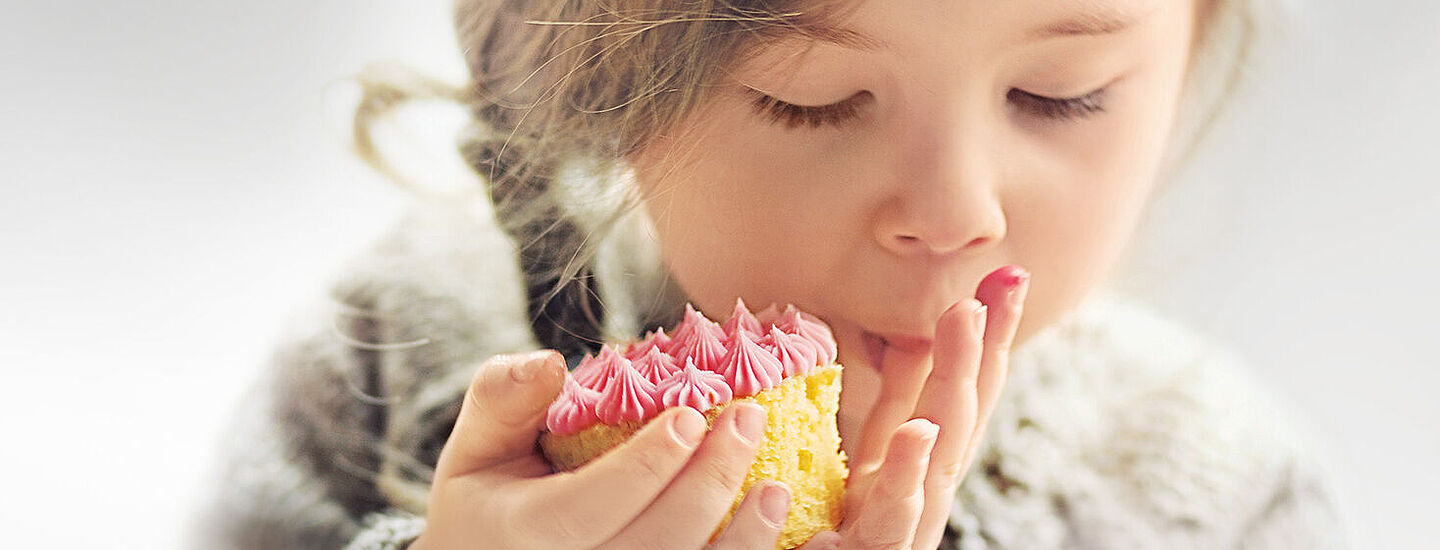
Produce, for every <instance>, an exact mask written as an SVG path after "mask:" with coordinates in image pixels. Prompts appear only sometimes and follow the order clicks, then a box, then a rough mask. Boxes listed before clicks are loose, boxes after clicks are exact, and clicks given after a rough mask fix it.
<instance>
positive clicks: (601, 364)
mask: <svg viewBox="0 0 1440 550" xmlns="http://www.w3.org/2000/svg"><path fill="white" fill-rule="evenodd" d="M622 366H625V367H628V366H630V360H629V359H626V358H625V357H624V356H622V355H620V354H619V353H617V352H616V351H615V348H614V346H608V345H607V346H600V355H599V356H598V357H591V356H590V355H588V354H587V355H585V358H584V359H581V360H580V364H579V365H576V367H575V371H574V372H573V373H572V374H573V375H574V376H575V381H577V382H579V383H580V385H582V386H585V387H587V388H590V389H592V390H595V391H598V392H601V393H604V392H605V386H606V385H607V384H609V383H610V381H611V380H614V379H615V374H616V372H617V371H619V370H620V367H622Z"/></svg>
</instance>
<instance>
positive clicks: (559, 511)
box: [515, 407, 733, 548]
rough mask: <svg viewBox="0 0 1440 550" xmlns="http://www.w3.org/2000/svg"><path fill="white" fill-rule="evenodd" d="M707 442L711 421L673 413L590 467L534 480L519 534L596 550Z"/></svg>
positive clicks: (681, 410)
mask: <svg viewBox="0 0 1440 550" xmlns="http://www.w3.org/2000/svg"><path fill="white" fill-rule="evenodd" d="M704 438H705V417H704V416H702V415H701V414H700V413H699V412H697V411H695V409H692V408H690V407H672V408H670V409H667V410H666V411H664V412H663V413H661V414H660V416H657V417H655V419H653V420H651V421H650V422H648V423H646V424H645V426H644V427H642V428H640V431H638V432H635V435H634V436H632V437H631V438H630V439H628V440H626V441H625V442H624V443H621V444H620V446H618V447H616V448H614V449H612V450H610V451H609V452H606V453H605V454H603V455H600V456H599V457H598V458H596V459H595V460H592V461H590V462H589V463H586V464H585V465H584V466H581V467H580V468H578V469H576V470H574V471H570V472H562V473H559V474H555V475H552V476H547V477H543V478H540V479H535V480H531V481H530V482H529V483H531V484H532V485H531V487H532V489H530V490H529V493H528V498H527V499H526V500H525V501H524V502H523V503H521V504H520V505H518V508H519V509H520V510H521V513H518V514H516V515H515V518H516V519H515V521H517V522H523V523H524V524H525V525H521V526H520V527H517V532H525V529H529V532H532V533H537V534H540V537H541V538H547V539H548V540H544V541H538V542H537V544H536V546H537V547H542V548H561V547H567V548H568V547H585V548H593V547H595V546H596V545H597V544H599V543H601V542H603V541H605V540H606V539H609V538H610V537H613V536H614V535H615V534H616V533H618V532H620V530H621V529H623V528H624V527H625V526H626V525H628V524H630V523H631V522H632V521H634V519H635V517H636V516H637V515H639V514H640V513H641V512H642V511H643V510H645V509H646V507H647V506H649V505H650V503H651V502H652V501H654V500H655V498H656V496H657V495H659V494H660V492H661V491H662V490H663V489H664V488H665V487H666V486H668V485H670V484H671V483H672V481H673V480H674V478H675V476H676V474H678V473H680V472H681V471H682V469H684V468H685V464H686V462H687V461H689V460H690V458H691V456H693V455H694V453H695V449H696V447H697V446H698V445H699V444H700V441H701V440H702V439H704ZM732 497H733V493H732ZM727 502H728V501H727ZM717 522H718V521H717ZM711 527H712V528H713V527H714V525H713V524H712V525H711ZM707 534H708V533H707ZM695 546H699V545H698V544H697V545H695Z"/></svg>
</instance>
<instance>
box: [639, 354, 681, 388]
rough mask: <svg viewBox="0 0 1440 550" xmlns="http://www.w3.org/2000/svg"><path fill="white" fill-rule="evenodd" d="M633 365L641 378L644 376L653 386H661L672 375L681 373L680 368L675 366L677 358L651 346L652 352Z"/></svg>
mask: <svg viewBox="0 0 1440 550" xmlns="http://www.w3.org/2000/svg"><path fill="white" fill-rule="evenodd" d="M631 364H633V365H634V366H635V370H637V371H640V376H644V377H645V379H646V380H649V381H650V383H652V384H659V383H660V382H661V381H662V380H664V379H666V378H669V377H670V375H672V374H675V373H677V372H680V367H677V366H675V358H674V357H671V356H669V355H666V354H665V352H663V351H660V348H658V347H655V346H650V351H647V352H645V355H643V356H641V357H640V358H639V359H636V360H634V361H632V362H631Z"/></svg>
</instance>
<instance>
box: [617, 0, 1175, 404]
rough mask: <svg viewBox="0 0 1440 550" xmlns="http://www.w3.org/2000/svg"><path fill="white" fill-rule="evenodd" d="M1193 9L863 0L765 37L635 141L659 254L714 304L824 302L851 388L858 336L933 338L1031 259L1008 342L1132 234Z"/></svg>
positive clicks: (1121, 3) (871, 375)
mask: <svg viewBox="0 0 1440 550" xmlns="http://www.w3.org/2000/svg"><path fill="white" fill-rule="evenodd" d="M1195 9H1196V8H1195V6H1194V5H1192V3H1191V2H1172V1H1162V0H1092V1H1085V2H1052V1H1042V0H1012V1H1005V2H991V1H943V2H941V1H920V0H910V1H905V2H888V1H874V0H872V1H868V2H864V3H862V4H861V5H860V6H858V8H857V9H856V10H855V11H854V12H853V13H852V14H850V15H849V16H847V17H846V18H845V21H843V22H842V23H843V24H842V25H841V26H843V27H845V28H846V29H849V30H850V31H853V35H848V36H852V38H853V39H852V40H846V41H845V43H844V44H839V43H830V42H821V41H814V40H807V39H802V38H798V37H797V38H795V39H794V40H788V41H781V42H778V43H775V44H774V45H772V46H767V47H766V48H765V49H764V50H762V51H761V53H760V54H759V55H758V56H757V57H755V58H753V59H749V60H747V61H745V62H743V63H742V64H741V65H740V66H737V67H734V68H733V70H732V71H731V72H730V74H729V75H728V78H726V79H725V80H724V81H722V82H721V83H720V86H722V88H723V89H722V90H720V91H719V93H718V95H717V96H716V97H715V99H714V100H713V101H710V102H709V103H708V104H707V105H705V106H703V107H702V108H700V109H698V110H697V111H696V112H695V113H694V114H693V116H691V117H690V118H689V119H687V120H686V121H685V122H683V123H681V124H679V125H678V126H677V127H675V128H671V129H670V130H669V131H667V132H664V133H662V135H660V136H659V137H657V138H656V139H655V140H653V141H652V142H650V143H648V144H647V146H646V147H645V148H643V149H642V150H640V151H639V152H638V153H637V154H636V155H635V156H633V157H632V158H631V159H630V161H631V163H632V165H633V167H634V168H635V170H636V177H637V181H638V183H639V185H640V188H641V192H642V194H643V196H644V198H645V208H646V210H647V212H648V214H649V215H650V216H651V219H652V220H653V221H654V224H655V227H656V230H657V231H658V233H659V235H658V236H659V238H660V240H661V247H662V250H663V251H664V254H665V257H666V261H667V263H668V266H669V268H670V270H671V272H672V273H673V275H674V276H675V277H676V279H677V281H678V283H679V284H680V286H681V287H682V288H683V289H684V290H685V291H686V292H687V294H688V295H689V298H690V300H691V301H692V302H694V303H695V305H696V307H698V308H700V309H701V310H702V311H703V312H705V313H706V314H708V315H710V316H712V317H716V318H725V317H726V316H728V314H729V312H730V309H731V307H733V305H734V302H735V298H736V297H737V296H738V297H742V298H744V300H745V302H746V303H747V304H751V305H752V306H754V307H756V308H759V307H763V306H764V305H766V304H769V303H771V302H777V303H779V304H782V305H783V304H785V303H787V302H788V303H794V304H796V305H797V306H798V307H800V308H801V309H802V310H805V311H809V312H811V313H814V314H815V315H817V316H819V317H820V318H822V319H824V320H825V321H826V322H828V323H829V324H830V325H831V327H832V328H833V329H834V332H835V337H836V340H837V341H838V343H839V345H840V354H841V361H842V363H843V364H844V365H845V366H846V374H845V377H846V380H845V383H846V388H847V390H851V389H856V391H858V392H861V393H864V392H866V391H867V390H865V389H858V388H872V389H873V388H875V387H877V386H878V384H874V382H875V381H876V379H875V377H876V376H878V374H877V373H876V372H875V371H874V366H873V365H871V362H872V361H871V360H870V358H869V357H868V356H867V353H866V352H865V349H866V347H865V343H864V342H865V340H866V335H867V333H868V334H870V335H878V336H882V337H884V338H887V339H888V341H890V342H893V343H894V344H895V345H906V346H914V345H922V346H923V345H927V342H928V339H929V338H931V337H932V336H933V333H934V327H935V323H936V321H937V320H938V319H939V317H940V314H941V312H942V311H944V310H945V309H946V308H947V307H949V306H950V305H951V304H953V303H955V302H956V301H958V300H961V299H963V298H966V297H970V296H974V295H975V291H976V288H977V286H978V285H979V282H980V280H981V278H982V277H984V276H985V275H986V274H988V273H990V272H991V271H993V270H995V269H997V268H999V267H1000V266H1003V265H1005V264H1011V263H1013V264H1017V265H1020V266H1022V267H1024V268H1026V269H1028V270H1029V271H1030V272H1031V273H1032V274H1033V277H1032V282H1031V287H1030V293H1029V298H1028V300H1027V302H1026V308H1025V316H1024V320H1023V322H1022V324H1021V326H1020V328H1019V332H1018V334H1017V335H1016V338H1017V344H1018V343H1020V342H1023V341H1025V339H1026V338H1028V337H1029V336H1030V335H1032V334H1034V333H1035V331H1036V330H1037V329H1039V328H1041V327H1043V326H1045V325H1047V324H1048V323H1050V322H1052V321H1054V320H1055V319H1056V318H1057V316H1059V315H1061V314H1062V313H1063V312H1064V311H1066V310H1067V309H1068V308H1071V307H1072V306H1074V305H1076V304H1077V302H1079V301H1080V300H1081V299H1082V298H1083V297H1084V295H1085V294H1086V293H1087V291H1088V290H1089V289H1091V288H1092V287H1093V286H1094V285H1096V284H1097V283H1098V282H1099V281H1100V280H1101V279H1102V278H1103V277H1104V276H1105V274H1106V272H1107V271H1108V269H1109V268H1110V266H1111V264H1112V263H1113V262H1114V261H1115V260H1116V259H1117V257H1118V255H1119V254H1120V253H1121V252H1122V250H1123V249H1124V247H1125V245H1126V243H1127V241H1128V240H1129V238H1130V235H1131V233H1132V230H1133V228H1134V225H1135V224H1136V222H1137V221H1138V218H1139V215H1140V213H1141V210H1142V207H1143V206H1144V205H1145V204H1146V200H1147V196H1148V195H1149V193H1150V190H1151V187H1152V185H1153V182H1154V179H1155V176H1156V172H1157V170H1158V167H1159V163H1160V160H1161V156H1162V154H1163V153H1164V146H1165V144H1166V141H1167V136H1168V134H1169V130H1170V128H1171V126H1172V120H1173V118H1174V115H1175V114H1176V110H1177V102H1178V98H1179V95H1180V89H1181V84H1182V79H1183V75H1184V72H1185V68H1186V62H1187V60H1188V56H1189V51H1190V46H1191V35H1192V23H1193V22H1194V20H1195V14H1194V13H1193V12H1194V10H1195ZM860 37H863V38H860ZM796 106H804V107H796ZM867 381H868V383H867ZM846 393H847V394H850V395H846V398H847V399H846V401H852V400H853V398H852V395H854V394H855V392H852V391H847V392H846ZM844 408H845V407H844V406H843V404H842V409H844Z"/></svg>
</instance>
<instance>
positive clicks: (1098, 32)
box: [800, 4, 1153, 51]
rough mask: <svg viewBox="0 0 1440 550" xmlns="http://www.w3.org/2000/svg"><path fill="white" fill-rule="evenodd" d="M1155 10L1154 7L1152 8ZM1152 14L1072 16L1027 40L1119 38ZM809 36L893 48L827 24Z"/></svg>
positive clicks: (808, 29)
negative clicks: (1118, 34) (1119, 34)
mask: <svg viewBox="0 0 1440 550" xmlns="http://www.w3.org/2000/svg"><path fill="white" fill-rule="evenodd" d="M1152 7H1153V4H1152ZM1149 13H1150V10H1144V11H1139V10H1122V9H1117V8H1114V7H1106V8H1102V9H1101V10H1100V11H1092V12H1086V13H1080V14H1074V15H1070V16H1068V17H1065V18H1062V19H1059V20H1057V21H1054V22H1051V23H1046V24H1044V25H1040V26H1037V27H1035V28H1033V29H1031V30H1030V31H1029V32H1026V33H1025V34H1024V35H1023V36H1025V37H1026V38H1028V39H1030V40H1042V39H1046V38H1056V37H1066V36H1102V35H1108V34H1117V33H1119V32H1122V31H1124V30H1126V29H1129V28H1130V27H1133V26H1135V24H1137V23H1138V22H1140V21H1141V20H1142V19H1144V18H1145V16H1146V15H1148V14H1149ZM802 28H803V29H804V32H803V33H800V34H804V35H805V36H807V37H809V38H812V39H814V40H817V41H820V42H827V43H830V44H835V45H838V46H842V47H845V48H849V49H852V50H861V51H878V50H884V49H887V48H889V47H890V44H889V43H888V42H886V41H884V40H881V39H879V38H875V37H873V36H870V35H868V34H865V33H862V32H860V31H857V30H854V29H848V28H843V27H832V26H828V25H823V24H811V25H803V26H802Z"/></svg>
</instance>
